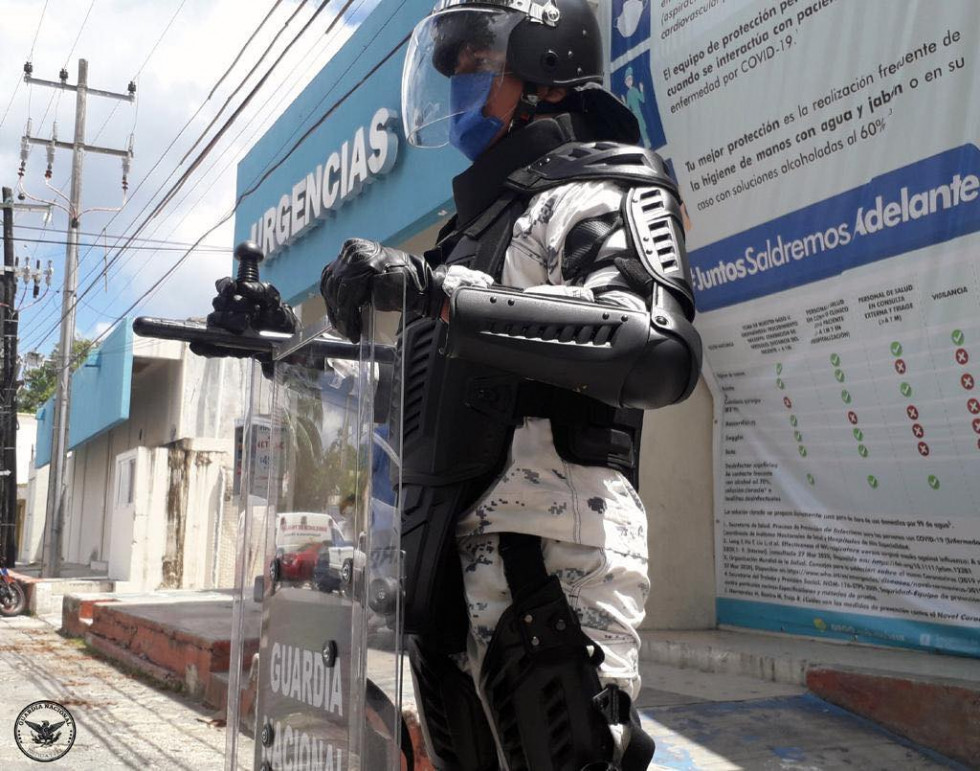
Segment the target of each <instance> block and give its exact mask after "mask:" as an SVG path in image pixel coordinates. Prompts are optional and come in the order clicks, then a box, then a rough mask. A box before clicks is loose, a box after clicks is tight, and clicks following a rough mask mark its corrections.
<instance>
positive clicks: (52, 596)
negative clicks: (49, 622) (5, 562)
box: [10, 570, 116, 616]
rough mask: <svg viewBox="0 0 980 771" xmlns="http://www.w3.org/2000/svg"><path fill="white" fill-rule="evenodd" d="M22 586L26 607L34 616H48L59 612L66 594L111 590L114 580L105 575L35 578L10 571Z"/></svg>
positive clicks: (114, 583)
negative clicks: (25, 597)
mask: <svg viewBox="0 0 980 771" xmlns="http://www.w3.org/2000/svg"><path fill="white" fill-rule="evenodd" d="M10 574H11V575H12V576H13V577H14V578H16V579H17V580H18V581H19V582H20V584H21V585H22V586H23V587H24V594H25V595H26V596H27V609H28V611H30V612H31V613H32V614H34V615H35V616H49V615H52V614H57V613H60V612H61V606H62V598H63V597H64V596H65V595H66V594H90V593H93V592H112V591H113V589H115V586H116V582H115V581H113V580H111V579H109V578H105V577H91V578H35V577H33V576H30V575H27V574H24V573H19V572H14V571H13V570H11V571H10Z"/></svg>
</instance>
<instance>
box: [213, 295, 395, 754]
mask: <svg viewBox="0 0 980 771" xmlns="http://www.w3.org/2000/svg"><path fill="white" fill-rule="evenodd" d="M396 324H397V319H393V318H392V314H378V313H375V312H374V311H373V309H369V310H367V311H365V314H364V333H363V337H362V342H361V343H360V344H358V345H354V344H351V343H346V342H343V341H340V340H339V339H338V338H336V337H332V336H330V334H329V333H328V332H327V331H326V324H325V323H324V324H321V325H319V326H314V327H312V328H307V329H304V330H303V331H302V332H301V333H300V334H298V335H296V336H295V337H294V338H292V339H290V340H288V341H284V342H282V343H280V344H279V345H277V348H276V351H275V354H274V365H273V366H271V367H270V366H269V365H268V364H266V365H265V367H264V371H263V367H262V365H259V364H257V363H256V364H255V365H254V367H253V376H252V396H251V399H250V409H249V414H248V415H247V416H246V418H245V421H244V422H245V425H244V431H243V432H242V434H243V436H242V442H241V451H242V452H243V453H244V459H243V463H242V466H241V467H242V468H243V475H242V479H241V480H240V484H239V485H238V488H237V489H238V490H239V512H240V522H239V551H238V561H237V565H236V570H237V584H238V588H237V591H236V596H235V608H234V621H233V624H234V629H233V633H232V649H231V652H230V658H231V661H230V666H229V673H230V677H229V689H228V694H229V697H228V741H227V757H226V768H229V769H239V768H248V769H255V771H258V769H263V770H265V769H269V770H272V771H279V770H280V769H292V770H293V771H305V770H307V769H311V770H312V769H331V771H342V770H346V769H361V770H363V771H389V770H391V771H400V769H401V768H402V767H403V766H402V745H403V742H402V735H401V724H400V717H401V716H400V710H399V705H400V703H401V687H402V683H401V675H402V658H401V653H402V651H401V617H402V616H401V596H402V592H401V564H402V563H401V552H400V546H399V525H400V513H399V512H400V501H399V500H398V490H399V488H400V484H399V480H400V467H401V464H400V437H401V431H400V430H399V427H398V426H395V425H392V420H394V419H395V418H394V416H397V415H398V414H400V410H398V409H394V410H392V409H391V406H392V404H393V403H396V402H397V401H398V400H399V399H400V398H401V397H400V394H399V393H398V386H397V385H396V384H399V383H401V382H402V378H401V377H395V372H394V367H395V356H394V345H393V338H394V334H393V332H394V328H395V327H396ZM383 326H387V327H388V328H389V329H390V330H391V333H390V334H389V335H387V336H385V335H383V334H382V332H381V328H382V327H383ZM406 741H407V740H406ZM408 751H409V752H410V750H408ZM409 765H410V764H409Z"/></svg>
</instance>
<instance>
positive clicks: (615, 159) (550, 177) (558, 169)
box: [507, 142, 679, 197]
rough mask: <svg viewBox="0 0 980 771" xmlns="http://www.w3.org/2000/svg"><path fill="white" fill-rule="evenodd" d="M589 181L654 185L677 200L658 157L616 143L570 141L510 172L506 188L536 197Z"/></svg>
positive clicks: (672, 185)
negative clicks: (561, 187)
mask: <svg viewBox="0 0 980 771" xmlns="http://www.w3.org/2000/svg"><path fill="white" fill-rule="evenodd" d="M592 180H602V181H606V180H609V181H620V182H628V183H632V184H634V185H637V184H638V185H656V186H658V187H663V188H667V189H668V190H669V191H670V192H671V193H673V194H674V196H677V197H679V194H678V191H677V185H676V184H674V181H673V180H672V179H671V178H670V175H669V174H667V169H666V167H665V166H664V162H663V160H661V158H660V156H659V155H657V154H656V153H655V152H653V151H652V150H646V149H644V148H642V147H636V146H634V145H624V144H620V143H618V142H569V143H567V144H564V145H562V146H561V147H558V148H556V149H555V150H553V151H552V152H550V153H548V154H547V155H545V156H543V157H542V158H539V159H538V160H537V161H535V162H534V163H532V164H531V165H530V166H524V167H522V168H520V169H518V170H517V171H515V172H514V173H512V174H511V175H510V176H509V177H508V178H507V185H508V186H509V187H510V188H511V189H514V190H518V191H521V192H524V193H530V194H537V193H539V192H541V191H543V190H548V189H550V188H553V187H558V186H559V185H564V184H567V183H569V182H587V181H592Z"/></svg>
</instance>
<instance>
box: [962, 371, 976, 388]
mask: <svg viewBox="0 0 980 771" xmlns="http://www.w3.org/2000/svg"><path fill="white" fill-rule="evenodd" d="M960 382H961V383H962V384H963V387H964V388H965V389H966V390H967V391H972V390H973V386H974V382H973V375H971V374H970V373H969V372H965V373H964V374H963V377H961V378H960Z"/></svg>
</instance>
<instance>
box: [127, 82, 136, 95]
mask: <svg viewBox="0 0 980 771" xmlns="http://www.w3.org/2000/svg"><path fill="white" fill-rule="evenodd" d="M126 90H127V91H129V93H130V94H135V93H136V81H135V80H131V81H129V85H128V86H126Z"/></svg>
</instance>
